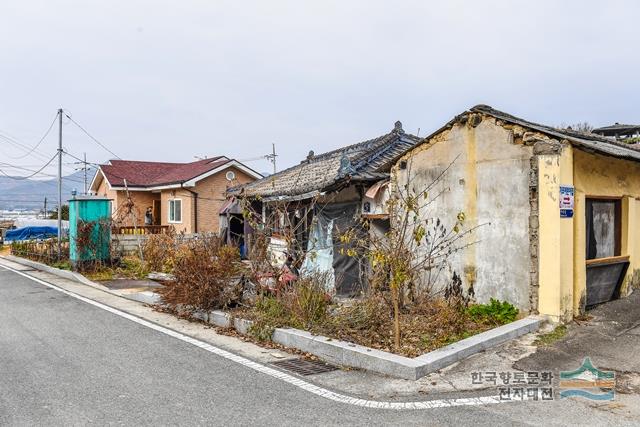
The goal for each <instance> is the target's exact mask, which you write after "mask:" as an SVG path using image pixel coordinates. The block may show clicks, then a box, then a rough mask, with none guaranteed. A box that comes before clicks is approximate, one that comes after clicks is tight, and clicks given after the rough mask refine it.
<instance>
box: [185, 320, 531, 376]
mask: <svg viewBox="0 0 640 427" xmlns="http://www.w3.org/2000/svg"><path fill="white" fill-rule="evenodd" d="M193 317H195V318H197V319H199V320H202V321H204V322H207V323H211V324H213V325H216V326H220V327H223V328H230V327H233V328H234V329H236V330H237V331H238V332H239V333H241V334H247V332H248V330H249V328H250V327H251V325H252V322H251V321H249V320H245V319H240V318H233V317H232V316H231V315H229V314H227V313H225V312H223V311H218V310H214V311H211V312H208V313H207V312H196V313H195V314H194V316H193ZM542 322H543V319H542V318H540V317H536V316H529V317H527V318H524V319H521V320H516V321H515V322H512V323H509V324H507V325H503V326H499V327H497V328H494V329H491V330H489V331H486V332H482V333H480V334H477V335H474V336H472V337H469V338H466V339H463V340H461V341H458V342H456V343H453V344H451V345H448V346H446V347H442V348H440V349H437V350H434V351H432V352H429V353H426V354H423V355H422V356H419V357H416V358H413V359H412V358H409V357H404V356H399V355H397V354H392V353H388V352H386V351H381V350H376V349H374V348H369V347H364V346H361V345H358V344H353V343H350V342H346V341H340V340H335V339H332V338H327V337H324V336H321V335H313V334H311V333H309V332H307V331H301V330H299V329H290V328H277V329H275V330H274V331H273V335H272V336H271V340H272V341H273V342H275V343H278V344H281V345H283V346H285V347H292V348H296V349H298V350H302V351H304V352H307V353H311V354H313V355H315V356H318V357H320V358H321V359H323V360H326V361H328V362H331V363H335V364H338V365H342V366H350V367H353V368H360V369H364V370H367V371H372V372H377V373H380V374H385V375H390V376H392V377H396V378H404V379H407V380H417V379H419V378H422V377H423V376H425V375H427V374H429V373H431V372H435V371H438V370H440V369H442V368H444V367H446V366H449V365H451V364H453V363H455V362H458V361H460V360H463V359H465V358H467V357H469V356H471V355H472V354H475V353H479V352H481V351H484V350H486V349H488V348H491V347H494V346H496V345H499V344H502V343H505V342H507V341H509V340H512V339H514V338H517V337H519V336H522V335H525V334H528V333H530V332H534V331H536V330H538V328H539V327H540V325H541V324H542Z"/></svg>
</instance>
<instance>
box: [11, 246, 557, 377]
mask: <svg viewBox="0 0 640 427" xmlns="http://www.w3.org/2000/svg"><path fill="white" fill-rule="evenodd" d="M3 258H5V259H8V260H9V261H13V262H16V263H18V264H22V265H26V266H29V267H32V268H35V269H38V270H42V271H46V272H48V273H51V274H55V275H56V276H59V277H63V278H65V279H69V280H73V281H76V282H80V283H82V284H85V285H87V286H91V287H94V288H97V289H100V290H103V291H106V292H109V293H111V294H113V295H117V296H120V297H123V298H128V299H131V300H134V301H139V302H142V303H146V304H157V303H159V302H160V300H159V296H158V295H157V294H155V293H154V292H146V293H138V294H129V295H123V294H121V293H120V292H117V291H113V290H111V289H109V288H107V287H105V286H102V285H100V284H98V283H95V282H92V281H91V280H89V279H87V278H86V277H84V276H82V275H81V274H78V273H75V272H73V271H68V270H61V269H59V268H54V267H50V266H48V265H45V264H42V263H39V262H35V261H31V260H27V259H24V258H18V257H15V256H12V255H7V256H4V257H3ZM192 317H193V318H195V319H198V320H201V321H203V322H207V323H210V324H213V325H216V326H219V327H223V328H230V327H233V328H234V329H235V330H236V331H238V332H239V333H241V334H243V335H247V334H248V332H249V328H250V327H251V325H252V324H253V322H252V321H250V320H246V319H241V318H237V317H232V316H231V315H230V314H228V313H225V312H223V311H220V310H213V311H210V312H206V311H196V312H194V313H193V314H192ZM543 322H544V319H543V318H542V317H538V316H529V317H526V318H524V319H521V320H516V321H515V322H512V323H509V324H507V325H503V326H499V327H497V328H494V329H491V330H489V331H486V332H482V333H480V334H477V335H474V336H472V337H469V338H466V339H463V340H461V341H458V342H455V343H453V344H450V345H448V346H446V347H442V348H439V349H437V350H434V351H432V352H429V353H426V354H423V355H421V356H418V357H416V358H413V359H412V358H409V357H404V356H399V355H397V354H392V353H388V352H386V351H381V350H376V349H373V348H369V347H364V346H361V345H358V344H353V343H350V342H346V341H341V340H334V339H332V338H328V337H324V336H322V335H313V334H311V333H309V332H307V331H302V330H299V329H293V328H276V329H275V330H274V331H273V334H272V336H271V340H272V341H273V342H275V343H278V344H280V345H283V346H285V347H292V348H296V349H298V350H302V351H304V352H307V353H311V354H313V355H315V356H318V357H320V358H322V359H323V360H326V361H328V362H331V363H335V364H338V365H342V366H350V367H353V368H359V369H364V370H367V371H372V372H377V373H380V374H385V375H389V376H392V377H396V378H404V379H407V380H417V379H419V378H422V377H423V376H425V375H427V374H429V373H431V372H435V371H438V370H440V369H442V368H445V367H447V366H449V365H451V364H453V363H456V362H459V361H461V360H463V359H465V358H467V357H469V356H471V355H473V354H475V353H479V352H481V351H484V350H487V349H488V348H491V347H494V346H497V345H499V344H502V343H505V342H507V341H509V340H512V339H514V338H517V337H519V336H522V335H525V334H528V333H530V332H534V331H536V330H538V328H539V327H540V326H541V325H542V323H543Z"/></svg>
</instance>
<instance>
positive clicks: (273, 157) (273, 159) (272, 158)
mask: <svg viewBox="0 0 640 427" xmlns="http://www.w3.org/2000/svg"><path fill="white" fill-rule="evenodd" d="M271 148H272V152H271V154H267V155H266V156H265V157H266V158H267V159H269V161H270V162H271V163H273V173H274V174H275V173H276V157H278V155H277V154H276V144H275V143H273V144H271Z"/></svg>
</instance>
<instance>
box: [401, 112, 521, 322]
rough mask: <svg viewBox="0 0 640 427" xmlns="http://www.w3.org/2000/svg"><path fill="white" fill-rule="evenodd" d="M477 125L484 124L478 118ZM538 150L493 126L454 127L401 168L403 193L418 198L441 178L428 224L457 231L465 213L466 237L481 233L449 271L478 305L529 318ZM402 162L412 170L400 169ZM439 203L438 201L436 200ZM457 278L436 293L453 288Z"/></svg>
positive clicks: (427, 213) (472, 238) (491, 123)
mask: <svg viewBox="0 0 640 427" xmlns="http://www.w3.org/2000/svg"><path fill="white" fill-rule="evenodd" d="M478 119H480V117H479V116H478ZM532 155H533V149H532V147H531V146H527V145H525V144H523V143H522V139H521V138H520V139H518V140H517V141H514V138H513V132H512V131H511V130H509V129H506V128H504V127H502V126H499V125H497V124H496V122H495V120H494V119H492V118H485V119H484V120H478V121H473V120H469V121H467V122H466V123H459V124H455V125H454V126H453V127H452V128H451V129H448V130H445V131H443V132H441V133H440V134H438V135H436V136H434V137H433V138H432V139H431V141H430V142H429V143H427V144H423V145H421V146H419V147H417V148H416V149H414V150H413V151H412V152H410V153H409V154H407V155H406V156H405V157H404V158H403V159H401V161H399V162H398V163H397V164H396V166H395V167H394V171H393V176H394V179H395V180H396V183H397V184H399V185H400V186H403V185H405V184H407V182H409V183H410V185H411V186H412V187H413V188H416V189H417V190H418V191H419V190H420V189H423V188H425V187H427V186H429V185H432V183H433V182H434V180H436V179H437V177H438V176H439V175H440V174H442V173H443V171H445V169H447V168H449V169H448V170H447V172H445V173H444V174H443V175H442V178H441V179H440V181H439V182H438V183H437V185H435V186H434V188H432V189H431V191H430V192H429V193H430V194H429V197H430V198H435V199H434V200H433V203H431V204H430V205H429V206H428V207H427V208H425V209H423V210H422V211H421V213H420V214H421V215H420V216H421V217H422V218H423V219H426V218H439V219H440V220H441V221H444V223H445V224H446V225H447V226H448V228H451V226H453V224H455V221H456V216H457V214H458V213H459V212H464V213H465V216H466V221H465V227H464V229H466V230H469V229H471V228H474V227H477V229H476V231H475V232H473V233H472V234H471V235H470V236H468V238H465V239H464V241H463V242H459V244H458V245H457V246H461V245H464V244H466V243H473V242H476V243H475V244H471V245H469V246H468V247H466V248H464V249H463V250H461V251H459V252H457V253H455V254H453V255H452V256H451V257H450V260H449V261H450V265H451V269H452V270H453V271H456V272H457V273H458V274H459V275H460V276H461V277H462V280H463V283H464V284H465V286H466V287H467V288H471V287H472V288H473V290H474V293H475V296H476V299H477V300H478V301H479V302H487V301H488V300H489V298H498V299H501V300H506V301H509V302H511V303H513V304H514V305H516V306H517V307H519V308H520V309H523V310H525V311H529V310H530V309H531V306H530V304H531V302H530V288H531V286H530V281H531V276H530V270H531V268H530V259H531V257H530V244H529V243H530V242H529V232H530V230H529V217H530V211H531V208H530V200H529V183H530V169H531V164H530V160H531V157H532ZM402 160H406V161H407V168H406V169H404V170H403V169H401V168H400V166H399V165H400V164H401V163H402ZM437 195H439V196H437ZM450 277H451V275H450V273H445V274H443V275H442V277H441V278H440V279H439V281H438V283H437V287H442V286H443V285H444V284H445V283H446V282H447V281H448V280H450Z"/></svg>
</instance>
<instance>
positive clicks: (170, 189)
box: [90, 156, 262, 234]
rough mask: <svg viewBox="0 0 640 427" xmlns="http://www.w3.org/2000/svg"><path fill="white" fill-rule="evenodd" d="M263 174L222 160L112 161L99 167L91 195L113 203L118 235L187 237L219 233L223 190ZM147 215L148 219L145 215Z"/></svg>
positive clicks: (221, 157)
mask: <svg viewBox="0 0 640 427" xmlns="http://www.w3.org/2000/svg"><path fill="white" fill-rule="evenodd" d="M259 178H262V175H260V174H259V173H257V172H255V171H254V170H252V169H251V168H249V167H247V166H245V165H243V164H242V163H240V162H238V161H237V160H233V159H229V158H227V157H224V156H219V157H213V158H208V159H202V160H198V161H195V162H191V163H165V162H145V161H136V160H111V161H109V163H107V164H104V165H100V167H99V169H98V171H97V173H96V175H95V177H94V178H93V181H92V182H91V187H90V190H91V192H92V193H94V194H97V195H99V196H106V197H109V198H110V199H112V200H113V203H112V209H113V212H112V216H113V221H114V225H115V227H116V228H117V230H115V231H116V233H123V234H128V233H131V232H133V229H134V228H135V229H136V232H138V233H157V232H160V231H162V230H164V229H167V228H168V227H173V228H175V230H176V231H177V232H179V233H181V232H184V233H187V234H191V233H200V232H210V233H218V232H219V231H220V222H219V221H220V216H219V212H220V209H221V208H222V207H223V206H224V204H225V202H226V199H225V192H226V191H227V188H229V187H232V186H237V185H241V184H245V183H248V182H251V181H255V180H256V179H259ZM149 214H150V215H149Z"/></svg>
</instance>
